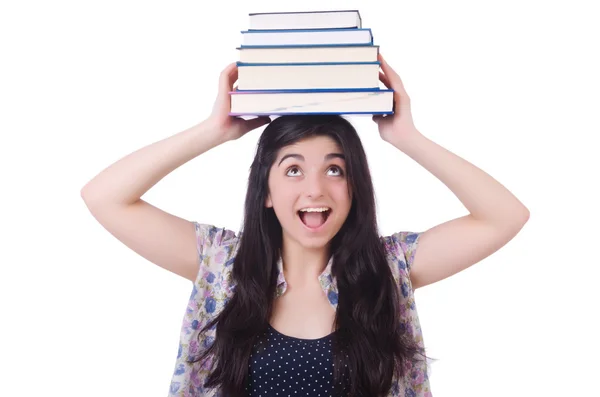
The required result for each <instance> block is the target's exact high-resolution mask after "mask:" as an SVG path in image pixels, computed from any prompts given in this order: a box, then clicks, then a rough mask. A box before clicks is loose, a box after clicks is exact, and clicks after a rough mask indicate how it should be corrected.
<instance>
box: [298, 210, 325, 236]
mask: <svg viewBox="0 0 600 397" xmlns="http://www.w3.org/2000/svg"><path fill="white" fill-rule="evenodd" d="M296 216H297V217H298V220H299V221H300V223H301V224H302V226H304V228H305V229H306V230H308V231H309V232H311V233H318V232H320V231H322V230H323V229H324V228H325V226H327V223H328V222H329V219H331V212H329V215H328V216H327V219H325V222H323V224H322V225H321V226H319V227H309V226H307V225H306V224H305V223H304V222H302V219H301V218H300V215H299V214H298V213H296Z"/></svg>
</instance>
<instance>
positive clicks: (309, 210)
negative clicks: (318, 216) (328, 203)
mask: <svg viewBox="0 0 600 397" xmlns="http://www.w3.org/2000/svg"><path fill="white" fill-rule="evenodd" d="M300 211H302V212H325V211H329V208H328V207H321V208H302V209H301V210H300Z"/></svg>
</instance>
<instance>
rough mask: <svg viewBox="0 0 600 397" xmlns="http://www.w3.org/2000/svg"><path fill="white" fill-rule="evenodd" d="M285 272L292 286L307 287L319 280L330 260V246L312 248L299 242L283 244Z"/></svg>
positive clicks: (282, 255)
mask: <svg viewBox="0 0 600 397" xmlns="http://www.w3.org/2000/svg"><path fill="white" fill-rule="evenodd" d="M281 258H282V261H283V274H284V277H285V280H286V282H287V284H288V286H290V287H306V286H311V285H315V283H318V282H319V275H320V274H321V273H323V271H324V270H325V268H326V267H327V263H328V262H329V258H330V252H329V246H326V247H323V248H315V249H310V248H306V247H302V246H300V245H299V244H297V243H288V244H285V243H284V244H283V247H282V254H281Z"/></svg>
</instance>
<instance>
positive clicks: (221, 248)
mask: <svg viewBox="0 0 600 397" xmlns="http://www.w3.org/2000/svg"><path fill="white" fill-rule="evenodd" d="M193 223H194V226H195V228H196V250H197V254H198V260H199V263H200V269H199V270H200V273H203V272H205V271H206V270H207V269H209V270H219V269H212V268H215V267H220V266H222V265H229V264H230V260H229V259H230V258H231V256H232V254H233V252H234V251H235V247H236V244H237V241H238V237H237V235H236V233H235V232H234V231H232V230H229V229H226V228H224V227H218V226H215V225H211V224H206V223H199V222H193Z"/></svg>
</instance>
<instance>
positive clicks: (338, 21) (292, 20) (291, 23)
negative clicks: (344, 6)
mask: <svg viewBox="0 0 600 397" xmlns="http://www.w3.org/2000/svg"><path fill="white" fill-rule="evenodd" d="M361 27H362V20H361V17H360V13H359V12H358V10H331V11H295V12H255V13H251V14H249V29H250V30H285V29H340V28H361Z"/></svg>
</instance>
